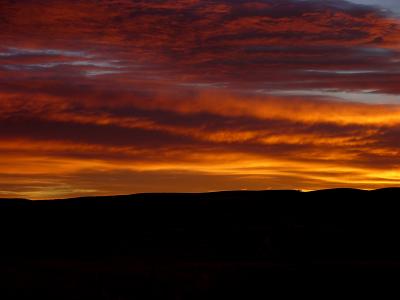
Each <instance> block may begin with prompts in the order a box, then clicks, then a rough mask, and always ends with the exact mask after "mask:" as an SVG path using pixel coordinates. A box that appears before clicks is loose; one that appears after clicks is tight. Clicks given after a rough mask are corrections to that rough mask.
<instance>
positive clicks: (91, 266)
mask: <svg viewBox="0 0 400 300" xmlns="http://www.w3.org/2000/svg"><path fill="white" fill-rule="evenodd" d="M399 195H400V189H382V190H375V191H362V190H351V189H337V190H322V191H315V192H300V191H257V192H252V191H238V192H218V193H204V194H137V195H131V196H115V197H97V198H77V199H68V200H54V201H29V200H23V199H9V200H7V199H2V200H0V222H1V228H2V234H1V249H0V251H1V260H0V266H1V268H0V280H1V294H2V295H7V297H5V298H2V299H230V298H238V299H267V298H268V297H270V296H271V295H272V293H276V292H278V293H279V294H280V295H281V296H282V297H283V296H284V295H300V294H304V293H307V295H310V296H311V293H312V292H313V291H314V293H315V292H316V291H317V290H318V291H319V290H320V291H321V292H319V294H318V295H319V296H320V297H321V299H325V298H327V297H330V296H333V295H336V296H341V295H342V292H343V289H342V287H343V286H348V287H352V290H353V291H355V290H357V289H358V288H360V290H359V291H362V292H364V293H365V292H366V291H367V292H368V293H370V292H372V291H373V289H374V288H376V287H377V280H378V279H384V280H385V284H386V285H390V284H391V283H396V281H397V277H398V275H397V274H399V272H400V242H399V236H400V235H399V233H400V218H399V207H400V206H399V204H398V202H397V201H398V199H399ZM339 287H340V288H339ZM341 291H342V292H341ZM375 292H378V294H380V293H382V292H383V290H375Z"/></svg>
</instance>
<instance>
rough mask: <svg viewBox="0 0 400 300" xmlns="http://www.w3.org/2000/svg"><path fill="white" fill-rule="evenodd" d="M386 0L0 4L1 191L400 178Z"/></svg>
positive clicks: (353, 183)
mask: <svg viewBox="0 0 400 300" xmlns="http://www.w3.org/2000/svg"><path fill="white" fill-rule="evenodd" d="M399 15H400V4H398V3H397V1H392V0H385V1H378V0H376V1H375V0H355V1H344V0H329V1H319V0H281V1H272V0H254V1H233V0H221V1H203V0H178V1H177V0H175V1H172V0H161V1H132V0H100V1H94V0H88V1H79V0H73V1H66V0H54V1H48V0H45V1H41V2H40V3H38V2H34V1H26V2H25V3H21V2H19V1H8V0H5V1H2V2H1V3H0V25H1V28H2V30H1V31H0V41H1V43H0V197H27V198H31V199H51V198H65V197H74V196H88V195H112V194H131V193H139V192H206V191H217V190H240V189H248V190H252V189H257V190H260V189H297V190H315V189H323V188H337V187H352V188H363V189H374V188H383V187H392V186H399V185H400V84H399V82H400V16H399Z"/></svg>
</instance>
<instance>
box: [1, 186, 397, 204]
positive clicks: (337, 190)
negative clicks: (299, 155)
mask: <svg viewBox="0 0 400 300" xmlns="http://www.w3.org/2000/svg"><path fill="white" fill-rule="evenodd" d="M389 192H390V193H392V192H394V193H398V192H400V187H389V188H380V189H372V190H366V189H355V188H332V189H321V190H313V191H301V190H228V191H215V192H193V193H185V192H182V193H178V192H176V193H168V192H165V193H162V192H160V193H136V194H126V195H107V196H82V197H73V198H54V199H48V200H40V199H38V200H31V199H28V198H1V197H0V201H10V200H14V201H68V200H79V199H81V200H82V199H102V200H105V199H118V198H142V197H146V196H148V197H154V196H161V197H163V196H178V197H182V196H198V195H203V196H206V195H225V196H227V195H234V194H251V193H254V194H256V193H265V194H272V193H306V194H314V193H316V194H319V193H325V194H329V193H335V194H337V193H389Z"/></svg>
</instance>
